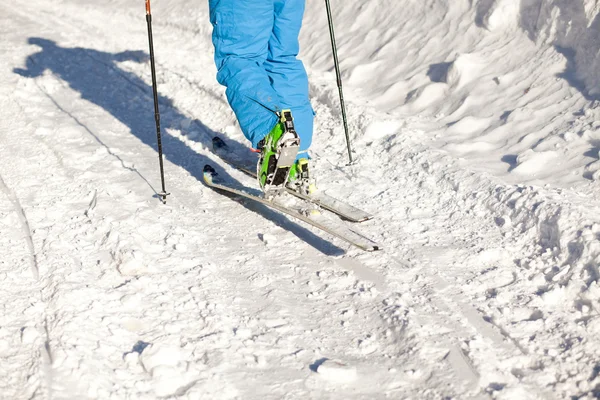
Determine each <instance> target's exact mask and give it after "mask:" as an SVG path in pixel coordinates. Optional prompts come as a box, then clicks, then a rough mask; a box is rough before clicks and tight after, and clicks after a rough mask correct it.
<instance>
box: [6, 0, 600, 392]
mask: <svg viewBox="0 0 600 400" xmlns="http://www.w3.org/2000/svg"><path fill="white" fill-rule="evenodd" d="M331 2H332V8H333V10H334V13H335V23H336V30H337V36H338V44H339V55H340V59H341V64H342V72H343V78H344V82H345V89H346V98H347V100H348V103H349V104H348V114H349V118H350V127H351V134H352V139H353V143H354V149H355V153H356V158H357V162H356V163H355V164H354V165H352V166H346V165H345V157H346V155H345V143H344V135H343V130H342V129H341V127H340V121H339V120H340V113H339V111H338V100H337V88H336V86H335V74H334V71H333V68H332V63H331V53H330V47H329V37H328V31H327V20H326V14H325V10H324V5H323V2H322V1H317V0H308V1H307V11H306V16H305V25H304V29H303V32H302V38H301V39H302V53H303V54H302V57H303V59H304V60H305V62H306V65H307V68H308V70H309V74H310V80H311V92H312V101H313V105H314V108H315V110H316V111H317V121H316V123H317V127H318V131H317V135H316V138H315V145H314V152H313V156H314V158H315V163H314V166H313V170H314V171H316V173H317V175H318V178H319V182H320V186H321V187H326V188H327V189H328V190H329V191H330V192H331V193H333V194H336V195H337V196H339V197H341V198H344V199H347V200H348V201H349V202H351V203H352V204H354V205H356V206H358V207H361V208H364V209H365V210H367V211H369V212H372V213H374V214H376V215H377V218H376V219H375V220H373V221H370V222H366V223H364V224H361V225H360V226H359V229H360V230H361V231H362V232H363V233H364V234H365V235H367V236H369V237H370V238H372V239H374V240H376V241H378V242H380V243H381V244H382V245H383V247H384V249H385V250H384V251H383V252H379V253H374V254H366V253H362V252H360V251H358V250H356V249H352V248H349V247H348V246H346V245H345V244H344V243H341V242H339V241H337V240H335V239H332V238H331V237H328V236H327V235H324V234H322V233H321V232H318V231H314V230H312V229H309V228H307V227H306V226H304V225H302V224H301V223H299V222H297V221H294V220H291V219H288V218H286V217H284V216H282V215H280V214H279V213H277V212H274V211H271V210H268V209H266V208H264V207H262V206H258V205H255V204H252V203H240V202H236V201H232V200H231V199H228V198H227V197H224V196H222V195H220V194H218V193H215V192H213V191H211V190H209V189H207V188H206V187H205V186H204V185H202V183H201V182H200V176H201V171H202V168H203V166H204V164H205V163H206V162H211V163H213V164H215V165H218V166H219V167H218V170H219V173H221V174H223V175H226V176H230V177H231V178H233V179H235V180H238V181H239V182H241V183H244V184H246V185H248V186H250V185H252V184H253V183H252V181H251V180H249V178H247V177H245V176H244V175H243V174H241V173H239V172H237V171H234V170H231V169H230V168H227V167H225V166H224V165H223V164H219V161H218V160H217V159H215V157H214V156H213V155H211V153H210V151H208V148H209V147H210V137H211V136H212V134H213V133H222V134H224V135H226V136H227V137H228V138H230V139H231V140H232V143H235V142H236V141H237V142H238V143H240V147H241V146H242V145H245V142H244V141H243V138H242V136H241V133H240V131H239V128H238V127H237V124H236V122H235V118H234V116H233V114H232V112H231V110H230V109H229V107H228V105H227V103H226V101H225V97H224V91H223V88H222V87H220V86H219V85H218V84H217V83H216V81H215V67H214V65H213V62H212V47H211V43H210V32H211V27H210V24H209V23H208V10H207V4H206V2H204V1H195V2H190V1H185V0H163V1H156V2H155V3H156V4H153V13H154V34H155V46H156V54H157V61H158V65H157V68H158V71H157V72H158V81H159V89H160V93H161V99H160V102H161V112H162V121H163V127H164V131H165V132H164V133H165V139H164V146H165V160H166V164H165V168H166V171H167V185H168V186H167V188H168V190H169V191H170V192H171V193H172V195H171V196H170V198H169V202H168V204H167V205H166V206H165V205H162V204H161V203H160V202H159V201H158V199H157V198H156V192H158V191H159V189H158V188H159V180H158V169H157V154H156V150H155V147H156V143H155V142H156V138H155V130H154V119H153V109H152V94H151V89H150V86H149V83H150V76H149V75H150V73H149V66H148V62H147V61H148V60H147V55H146V52H147V37H146V23H145V18H144V7H143V4H142V3H143V2H141V1H140V2H136V4H134V2H131V1H129V0H106V1H103V2H91V1H89V0H56V1H53V2H43V1H41V0H30V1H24V0H10V1H8V2H2V4H0V11H1V12H0V32H1V37H2V40H1V41H0V95H1V96H0V117H1V118H0V151H1V153H0V154H1V160H2V163H1V164H0V232H1V234H0V304H1V307H2V312H0V398H2V399H50V398H52V399H124V398H132V399H133V398H148V399H151V398H182V399H183V398H188V399H198V398H206V399H229V398H231V399H235V398H239V399H280V398H290V399H291V398H331V399H333V398H335V399H338V398H340V399H377V398H393V399H400V398H418V399H440V398H472V399H490V398H493V399H555V398H556V399H562V398H577V399H593V398H598V396H599V395H600V394H599V393H600V339H599V337H600V316H599V313H598V310H599V308H600V303H599V301H600V288H599V286H598V279H599V278H600V271H599V262H600V217H599V215H600V212H599V211H600V210H599V207H598V205H597V200H596V199H598V194H599V189H598V180H599V179H600V161H599V157H600V156H599V150H600V130H599V128H600V124H599V123H598V115H599V113H600V111H599V110H600V108H599V104H600V103H599V102H598V100H599V99H600V97H599V93H600V75H599V74H600V52H599V49H600V30H599V29H600V28H599V24H598V22H599V21H600V16H599V12H600V4H598V3H597V2H596V1H594V0H554V1H548V0H522V1H521V2H519V1H517V0H479V1H473V0H471V1H467V0H457V1H452V2H449V1H443V0H420V1H416V0H412V1H397V0H377V1H369V2H365V1H361V0H345V1H341V0H332V1H331ZM138 3H139V4H138Z"/></svg>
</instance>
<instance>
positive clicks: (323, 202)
mask: <svg viewBox="0 0 600 400" xmlns="http://www.w3.org/2000/svg"><path fill="white" fill-rule="evenodd" d="M212 144H213V152H214V153H215V154H216V155H217V156H219V158H221V159H222V160H223V161H225V162H226V163H227V164H229V165H230V166H231V167H233V168H235V169H237V170H239V171H241V172H243V173H245V174H246V175H248V176H250V177H252V178H254V179H256V171H255V170H254V169H252V167H253V166H252V165H248V164H249V163H248V162H245V160H243V159H241V158H239V157H236V156H235V154H234V153H233V152H231V151H230V149H229V146H228V145H227V144H226V143H225V142H224V141H223V139H221V138H220V137H218V136H215V137H213V140H212ZM285 190H286V192H287V193H289V194H291V195H292V196H296V197H298V198H300V199H302V200H306V201H309V202H311V203H314V204H316V205H318V206H319V207H321V208H323V209H325V210H327V211H330V212H332V213H334V214H337V215H338V216H340V217H341V218H343V219H345V220H348V221H350V222H365V221H368V220H370V219H372V218H373V215H371V214H369V213H367V212H365V211H363V210H361V209H359V208H356V207H354V206H352V205H350V204H348V203H346V202H344V201H342V200H339V199H336V198H335V197H332V196H330V195H328V194H326V193H324V192H321V191H317V193H314V194H311V195H305V194H302V193H299V192H297V191H295V190H293V189H290V188H286V189H285Z"/></svg>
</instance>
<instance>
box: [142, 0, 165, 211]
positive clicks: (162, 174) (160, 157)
mask: <svg viewBox="0 0 600 400" xmlns="http://www.w3.org/2000/svg"><path fill="white" fill-rule="evenodd" d="M146 22H147V23H148V43H149V45H150V69H151V70H152V92H153V94H154V120H155V121H156V139H157V143H158V164H159V166H160V180H161V183H162V192H160V193H159V194H158V195H159V196H160V197H161V198H162V202H163V203H165V204H166V203H167V196H168V195H169V193H167V190H166V189H165V171H164V167H163V151H162V140H161V137H160V112H159V110H158V90H157V88H156V68H155V65H154V44H153V42H152V12H151V11H150V0H146Z"/></svg>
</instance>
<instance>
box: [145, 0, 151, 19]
mask: <svg viewBox="0 0 600 400" xmlns="http://www.w3.org/2000/svg"><path fill="white" fill-rule="evenodd" d="M151 14H152V13H151V12H150V0H146V15H151Z"/></svg>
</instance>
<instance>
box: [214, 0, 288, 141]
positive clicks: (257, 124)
mask: <svg viewBox="0 0 600 400" xmlns="http://www.w3.org/2000/svg"><path fill="white" fill-rule="evenodd" d="M209 8H210V20H211V23H212V25H213V34H212V41H213V45H214V47H215V63H216V64H217V69H218V73H217V80H218V81H219V83H220V84H222V85H224V86H226V87H227V90H226V94H227V100H228V101H229V104H230V105H231V108H232V109H233V111H234V112H235V115H236V117H237V119H238V121H239V123H240V127H241V129H242V132H243V133H244V135H245V136H246V138H248V140H250V141H251V142H252V146H253V147H254V148H256V147H257V145H258V142H259V141H260V140H262V139H263V138H264V137H265V136H266V135H267V134H268V133H269V132H270V131H271V130H272V129H273V127H274V126H275V124H276V123H277V120H278V119H277V115H276V114H275V112H276V111H279V110H281V109H282V106H281V100H280V97H279V95H278V94H277V91H276V90H275V89H274V88H273V86H272V85H271V80H270V78H269V75H268V74H267V72H266V71H265V67H264V63H265V61H266V59H267V57H268V53H269V41H270V39H271V34H272V32H273V24H274V3H273V0H209Z"/></svg>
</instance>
